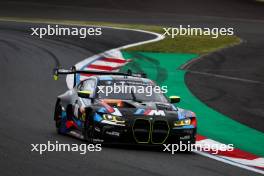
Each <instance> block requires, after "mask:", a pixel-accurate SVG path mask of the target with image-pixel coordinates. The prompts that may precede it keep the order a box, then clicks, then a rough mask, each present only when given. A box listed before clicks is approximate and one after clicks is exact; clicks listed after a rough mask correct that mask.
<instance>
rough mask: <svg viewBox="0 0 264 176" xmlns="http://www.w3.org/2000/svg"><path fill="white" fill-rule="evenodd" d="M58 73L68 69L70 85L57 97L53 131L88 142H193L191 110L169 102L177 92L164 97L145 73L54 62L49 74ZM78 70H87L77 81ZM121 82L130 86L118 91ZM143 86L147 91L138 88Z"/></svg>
mask: <svg viewBox="0 0 264 176" xmlns="http://www.w3.org/2000/svg"><path fill="white" fill-rule="evenodd" d="M60 74H74V77H73V78H74V79H73V88H71V89H69V90H67V91H66V92H65V93H63V94H61V95H59V96H58V97H57V102H56V105H55V113H54V120H55V124H56V129H57V132H58V133H60V134H70V135H74V136H76V137H79V138H81V139H84V140H87V141H89V142H91V143H127V144H147V145H160V144H165V143H170V144H171V143H179V142H180V141H181V142H182V143H190V144H194V143H195V137H196V131H197V122H196V115H195V113H193V112H191V111H188V110H184V109H181V108H179V107H177V106H176V105H175V104H176V103H178V102H179V101H180V97H178V96H170V97H169V98H168V97H166V96H165V94H164V93H163V92H158V91H154V90H157V89H158V88H160V87H159V86H157V85H156V84H155V83H154V81H152V80H150V79H148V78H146V74H135V73H132V72H131V71H130V70H129V71H128V72H127V73H120V72H95V71H83V70H76V68H75V67H72V69H70V70H65V69H58V68H56V69H55V70H54V79H56V80H57V79H58V76H59V75H60ZM78 74H86V75H87V74H89V75H90V76H89V77H87V79H85V80H82V81H80V82H78V83H77V81H76V77H77V76H78ZM127 87H130V88H133V89H131V90H128V91H120V90H121V89H124V88H127ZM151 88H153V89H151ZM114 89H119V92H118V93H117V92H115V91H114ZM139 89H141V91H139ZM147 89H148V92H146V91H144V90H147ZM106 90H107V91H106ZM109 90H112V91H109ZM142 90H143V91H142ZM149 90H150V91H149ZM159 90H162V88H160V89H159Z"/></svg>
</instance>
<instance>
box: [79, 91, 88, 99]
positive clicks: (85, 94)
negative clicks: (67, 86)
mask: <svg viewBox="0 0 264 176" xmlns="http://www.w3.org/2000/svg"><path fill="white" fill-rule="evenodd" d="M77 93H78V96H79V97H81V98H90V95H91V92H90V91H87V90H83V91H78V92H77Z"/></svg>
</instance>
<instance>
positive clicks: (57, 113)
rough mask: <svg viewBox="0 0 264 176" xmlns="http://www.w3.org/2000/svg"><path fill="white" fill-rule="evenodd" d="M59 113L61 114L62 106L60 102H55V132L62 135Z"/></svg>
mask: <svg viewBox="0 0 264 176" xmlns="http://www.w3.org/2000/svg"><path fill="white" fill-rule="evenodd" d="M61 113H62V106H61V104H60V100H57V102H56V105H55V111H54V120H55V127H56V131H57V133H59V134H62V133H61V130H60V128H61V125H62V120H61Z"/></svg>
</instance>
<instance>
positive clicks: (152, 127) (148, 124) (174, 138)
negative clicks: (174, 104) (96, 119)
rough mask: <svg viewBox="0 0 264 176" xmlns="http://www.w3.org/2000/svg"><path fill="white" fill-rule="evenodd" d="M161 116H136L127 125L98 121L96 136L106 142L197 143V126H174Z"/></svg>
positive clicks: (148, 143)
mask: <svg viewBox="0 0 264 176" xmlns="http://www.w3.org/2000/svg"><path fill="white" fill-rule="evenodd" d="M162 118H163V119H160V118H155V119H152V118H135V119H133V120H131V121H130V122H126V124H125V126H115V125H110V124H103V123H98V124H96V126H95V130H94V138H96V139H99V140H101V141H103V142H104V143H128V144H144V145H146V144H147V145H161V144H164V143H179V142H180V141H182V142H183V143H185V142H186V143H187V142H190V143H195V136H196V127H194V126H192V125H190V126H182V127H177V128H175V127H173V126H172V124H173V123H172V122H170V121H168V120H164V117H162Z"/></svg>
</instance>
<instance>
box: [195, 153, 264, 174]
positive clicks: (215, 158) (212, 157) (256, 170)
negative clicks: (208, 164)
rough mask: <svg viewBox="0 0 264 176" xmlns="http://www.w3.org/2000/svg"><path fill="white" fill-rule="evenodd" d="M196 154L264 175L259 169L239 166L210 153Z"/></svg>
mask: <svg viewBox="0 0 264 176" xmlns="http://www.w3.org/2000/svg"><path fill="white" fill-rule="evenodd" d="M194 153H196V154H198V155H202V156H205V157H208V158H211V159H214V160H217V161H221V162H223V163H227V164H230V165H232V166H237V167H240V168H243V169H246V170H250V171H253V172H257V173H260V174H264V171H263V170H259V169H256V168H253V167H250V166H246V165H243V164H239V163H236V162H234V161H230V160H227V159H225V158H221V157H218V156H214V155H211V154H209V153H205V152H200V151H195V152H194Z"/></svg>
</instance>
